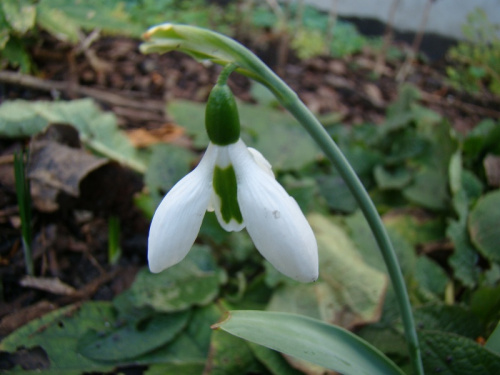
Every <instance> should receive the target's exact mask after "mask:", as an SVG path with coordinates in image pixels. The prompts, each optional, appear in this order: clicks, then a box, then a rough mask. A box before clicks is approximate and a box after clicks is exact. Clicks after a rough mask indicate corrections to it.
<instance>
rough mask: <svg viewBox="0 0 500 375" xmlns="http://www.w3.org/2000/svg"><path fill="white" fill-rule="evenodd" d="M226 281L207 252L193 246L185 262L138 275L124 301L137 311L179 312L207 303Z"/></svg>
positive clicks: (206, 248)
mask: <svg viewBox="0 0 500 375" xmlns="http://www.w3.org/2000/svg"><path fill="white" fill-rule="evenodd" d="M225 281H226V274H225V272H224V271H223V270H222V269H219V268H217V265H216V264H215V260H214V258H213V256H212V255H211V254H210V248H208V247H202V246H197V245H195V246H193V248H192V249H191V250H190V252H189V253H188V255H187V256H186V258H185V259H184V260H182V261H181V262H180V263H179V264H177V265H175V266H173V267H171V268H169V269H168V270H166V271H163V272H160V273H158V274H153V273H151V272H149V270H148V269H147V268H143V269H142V270H141V271H139V273H138V274H137V276H136V279H135V281H134V284H133V285H132V287H131V288H130V289H129V290H128V291H127V292H126V297H127V298H128V299H129V301H130V303H131V304H132V305H134V306H136V307H146V306H150V307H153V308H154V309H156V310H157V311H162V312H172V311H181V310H185V309H188V308H189V307H191V306H195V305H196V306H203V305H206V304H208V303H210V302H211V301H212V300H213V299H214V298H215V297H216V296H217V295H218V293H219V286H220V284H222V283H224V282H225Z"/></svg>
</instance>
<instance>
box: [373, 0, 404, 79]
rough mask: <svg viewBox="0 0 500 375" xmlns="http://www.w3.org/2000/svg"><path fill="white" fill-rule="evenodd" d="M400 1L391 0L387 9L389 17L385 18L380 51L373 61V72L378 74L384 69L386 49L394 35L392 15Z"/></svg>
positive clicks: (394, 14) (394, 13)
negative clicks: (385, 23)
mask: <svg viewBox="0 0 500 375" xmlns="http://www.w3.org/2000/svg"><path fill="white" fill-rule="evenodd" d="M400 2H401V0H392V4H391V7H390V9H389V17H388V18H387V25H386V27H385V32H384V42H383V45H382V48H381V49H380V52H379V53H378V55H377V61H376V63H375V73H376V74H379V75H380V74H382V72H383V71H384V66H385V60H386V58H387V56H386V55H387V51H388V49H389V46H390V45H391V43H392V39H393V37H394V30H393V26H392V25H393V24H394V17H395V16H396V10H397V9H398V6H399V3H400Z"/></svg>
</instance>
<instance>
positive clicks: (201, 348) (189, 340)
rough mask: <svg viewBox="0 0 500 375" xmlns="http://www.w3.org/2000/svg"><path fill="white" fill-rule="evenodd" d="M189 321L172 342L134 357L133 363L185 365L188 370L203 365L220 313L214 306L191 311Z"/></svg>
mask: <svg viewBox="0 0 500 375" xmlns="http://www.w3.org/2000/svg"><path fill="white" fill-rule="evenodd" d="M190 315H191V319H190V320H189V323H188V325H187V327H186V328H185V329H184V330H183V331H182V332H180V333H179V334H178V335H177V336H176V337H175V338H174V340H173V341H171V342H169V343H168V344H167V345H164V346H162V347H160V348H158V349H156V350H153V351H151V352H148V353H146V354H144V355H142V356H140V357H136V358H134V360H133V363H135V364H139V365H149V364H155V363H157V364H167V363H168V364H172V365H173V364H185V365H186V366H187V367H188V368H190V367H191V366H193V367H197V366H196V365H200V364H202V365H204V364H205V361H206V359H207V356H208V351H209V346H210V340H211V335H212V329H211V328H210V326H211V325H212V324H214V323H215V322H217V321H218V320H219V319H220V317H221V315H222V312H221V310H220V308H219V307H217V306H216V305H215V304H210V305H207V306H203V307H196V308H193V309H191V314H190ZM157 334H158V333H157Z"/></svg>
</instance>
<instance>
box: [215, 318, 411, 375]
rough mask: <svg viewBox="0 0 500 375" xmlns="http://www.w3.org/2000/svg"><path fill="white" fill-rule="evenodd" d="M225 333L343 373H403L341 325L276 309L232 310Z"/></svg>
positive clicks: (220, 324)
mask: <svg viewBox="0 0 500 375" xmlns="http://www.w3.org/2000/svg"><path fill="white" fill-rule="evenodd" d="M217 328H220V329H222V330H224V331H226V332H229V333H231V334H233V335H235V336H238V337H241V338H243V339H245V340H248V341H251V342H255V343H257V344H259V345H263V346H266V347H268V348H271V349H274V350H277V351H280V352H282V353H284V354H288V355H291V356H294V357H297V358H300V359H304V360H306V361H309V362H312V363H315V364H318V365H320V366H323V367H325V368H328V369H332V370H335V371H338V372H341V373H343V374H346V375H349V374H355V375H362V374H370V375H375V374H384V375H389V374H399V375H401V374H403V373H402V371H401V370H400V369H399V368H398V367H396V365H395V364H394V363H392V362H391V361H390V360H389V359H388V358H387V357H385V356H384V355H383V354H382V353H381V352H379V351H378V350H377V349H375V348H374V347H372V346H371V345H369V344H368V343H366V342H365V341H363V340H361V339H360V338H359V337H357V336H355V335H354V334H352V333H350V332H349V331H346V330H344V329H342V328H339V327H336V326H333V325H329V324H326V323H324V322H322V321H319V320H314V319H311V318H308V317H304V316H300V315H294V314H288V313H277V312H264V311H231V312H229V316H228V317H227V318H226V320H224V321H222V322H221V323H218V324H217Z"/></svg>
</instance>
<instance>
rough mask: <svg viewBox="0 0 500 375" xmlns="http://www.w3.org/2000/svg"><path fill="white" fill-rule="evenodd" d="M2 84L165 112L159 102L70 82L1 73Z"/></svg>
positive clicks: (162, 104)
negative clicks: (69, 92) (71, 94)
mask: <svg viewBox="0 0 500 375" xmlns="http://www.w3.org/2000/svg"><path fill="white" fill-rule="evenodd" d="M0 82H5V83H10V84H15V85H20V86H25V87H29V88H32V89H37V90H42V91H49V92H50V91H53V90H56V91H62V92H68V91H72V92H74V93H76V94H78V95H80V96H88V97H91V98H94V99H95V100H97V101H99V102H102V103H106V104H110V105H115V106H120V107H128V108H136V109H141V110H149V111H155V112H160V113H164V110H165V104H164V103H163V102H162V101H159V100H149V99H148V100H146V101H139V100H137V98H134V99H129V98H127V97H126V96H124V95H123V92H122V93H120V94H116V93H113V92H110V91H109V90H99V89H95V88H91V87H85V86H80V85H75V84H72V83H70V82H61V81H49V80H44V79H40V78H37V77H33V76H30V75H27V74H21V73H17V72H9V71H3V72H0ZM127 95H128V94H127ZM129 96H133V95H129Z"/></svg>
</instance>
